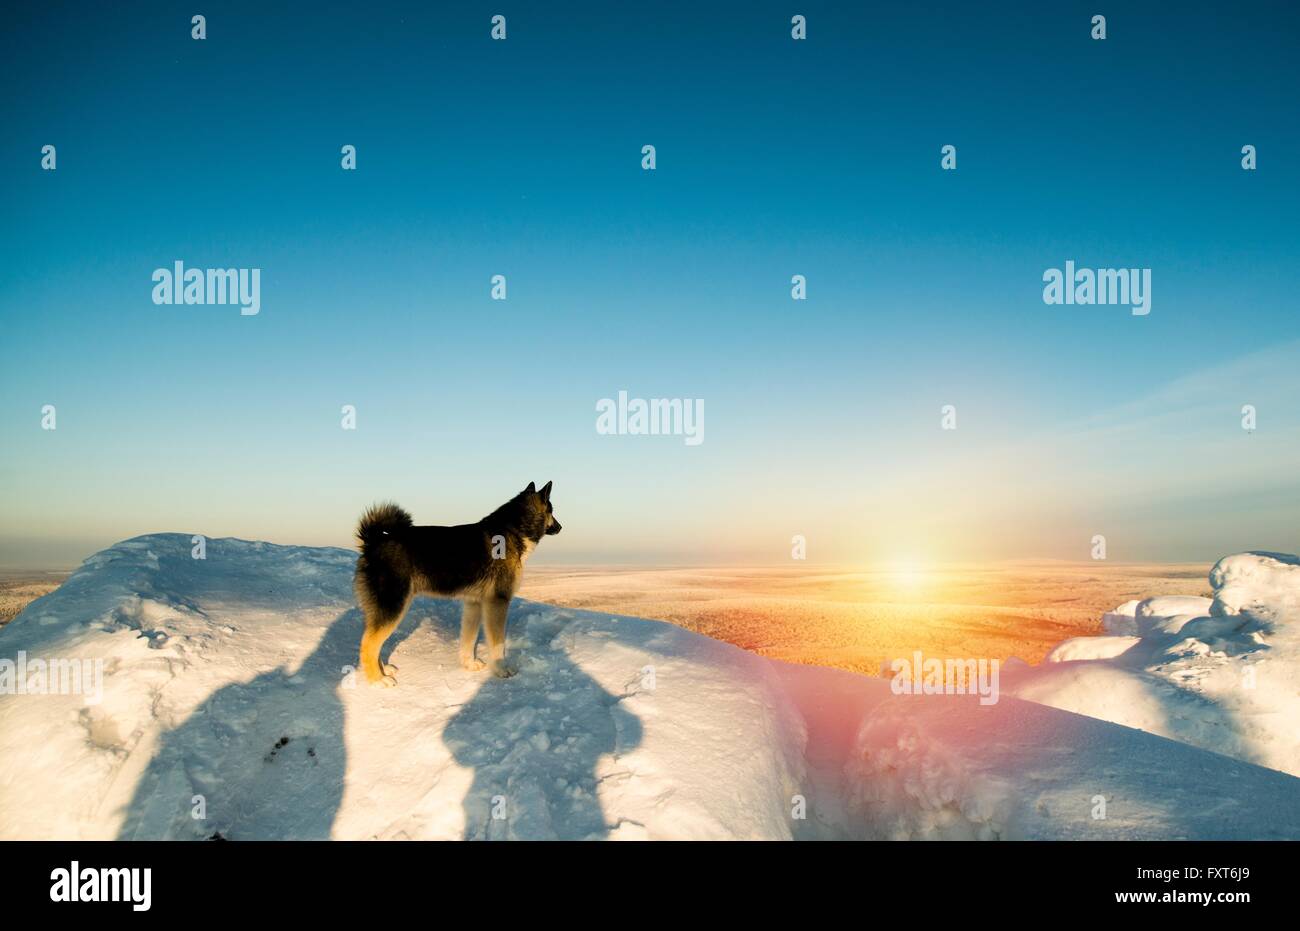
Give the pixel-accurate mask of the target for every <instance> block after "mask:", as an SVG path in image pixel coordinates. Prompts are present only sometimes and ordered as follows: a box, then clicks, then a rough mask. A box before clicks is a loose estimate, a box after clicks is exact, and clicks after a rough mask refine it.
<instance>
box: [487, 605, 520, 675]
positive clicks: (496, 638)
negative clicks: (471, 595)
mask: <svg viewBox="0 0 1300 931" xmlns="http://www.w3.org/2000/svg"><path fill="white" fill-rule="evenodd" d="M509 609H510V599H508V598H489V599H487V600H486V601H484V602H483V613H484V614H485V615H487V616H486V618H484V620H485V623H484V625H483V632H484V633H485V634H486V635H487V642H488V664H489V668H491V670H492V675H494V676H499V677H500V678H502V679H508V678H510V677H511V676H513V675H514V674H515V672H516V670H515V668H514V667H513V666H508V665H506V613H507V612H508V611H509Z"/></svg>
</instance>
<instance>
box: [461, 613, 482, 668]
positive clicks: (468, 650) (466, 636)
mask: <svg viewBox="0 0 1300 931" xmlns="http://www.w3.org/2000/svg"><path fill="white" fill-rule="evenodd" d="M482 619H483V605H482V603H481V602H478V601H470V600H469V599H466V601H465V607H464V610H463V611H462V612H461V615H460V664H461V665H462V666H464V667H465V668H466V669H468V670H469V671H470V672H478V671H479V670H480V669H482V668H483V666H484V663H483V662H482V661H481V660H477V659H475V658H474V645H475V644H476V643H478V628H479V623H480V622H481V621H482Z"/></svg>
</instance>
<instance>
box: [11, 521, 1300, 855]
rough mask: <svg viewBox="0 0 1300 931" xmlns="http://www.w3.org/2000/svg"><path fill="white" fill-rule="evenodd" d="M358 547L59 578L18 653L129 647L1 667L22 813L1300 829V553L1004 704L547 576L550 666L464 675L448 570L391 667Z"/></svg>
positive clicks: (412, 619)
mask: <svg viewBox="0 0 1300 931" xmlns="http://www.w3.org/2000/svg"><path fill="white" fill-rule="evenodd" d="M354 561H355V554H353V553H351V552H350V551H347V550H340V549H332V548H309V547H294V546H276V545H272V544H268V543H257V542H249V541H242V540H233V539H223V540H209V541H208V543H207V553H206V559H202V560H196V559H193V558H192V557H191V543H190V538H189V537H188V536H183V535H179V534H154V535H150V536H146V537H138V538H135V539H133V540H127V541H124V542H122V543H119V544H117V545H116V546H113V547H111V548H109V549H108V550H105V551H103V552H102V553H99V554H97V555H96V556H94V557H92V558H91V559H89V560H87V562H86V563H85V564H84V565H83V566H82V568H81V569H80V570H79V571H78V572H77V573H75V574H74V575H73V576H72V577H71V578H70V579H69V580H68V581H67V582H66V583H65V584H64V585H63V586H62V587H61V588H60V589H58V590H57V591H55V592H53V593H51V594H49V595H47V596H45V597H43V598H41V599H38V600H37V601H35V602H33V603H32V604H31V605H29V606H28V607H27V609H26V610H25V611H24V612H23V613H22V614H20V615H19V616H18V617H17V618H16V619H15V620H14V621H12V622H11V623H10V624H8V625H7V626H5V627H4V628H2V629H0V659H8V660H15V661H16V660H17V658H18V657H19V655H20V654H23V655H25V656H26V657H27V658H28V659H29V660H30V659H32V658H44V659H48V660H59V659H64V660H76V661H78V662H81V661H88V663H89V664H90V665H91V666H93V664H94V661H96V660H100V661H102V666H101V667H99V668H100V669H101V670H102V674H103V679H102V694H95V693H93V692H92V691H90V690H87V691H83V692H82V693H80V694H12V692H13V690H12V689H10V690H8V691H9V692H10V693H9V694H0V759H3V760H4V766H3V767H0V838H3V839H12V838H63V839H97V838H115V837H121V838H177V839H190V838H195V839H197V838H208V837H214V836H220V837H226V838H232V839H256V838H358V839H364V838H488V839H499V838H616V839H640V838H653V839H664V838H671V839H695V838H700V839H704V838H716V839H722V838H771V839H785V838H801V839H817V838H862V837H865V838H940V837H952V838H1048V837H1069V838H1074V837H1078V838H1135V837H1145V838H1156V837H1174V838H1182V837H1188V838H1206V837H1247V838H1275V837H1287V838H1300V805H1298V804H1297V802H1300V780H1297V779H1296V778H1295V775H1294V774H1295V773H1296V772H1297V766H1296V763H1297V760H1296V756H1295V754H1296V746H1295V735H1294V733H1291V734H1290V739H1289V740H1288V739H1287V732H1288V728H1289V729H1290V730H1291V731H1294V729H1295V722H1297V721H1300V710H1298V709H1296V707H1295V704H1294V703H1295V701H1296V697H1295V696H1296V670H1297V669H1298V668H1300V665H1298V664H1297V662H1296V660H1297V657H1296V655H1295V650H1294V647H1295V639H1294V631H1293V630H1291V628H1290V627H1289V623H1293V622H1294V619H1295V615H1296V609H1297V599H1298V593H1300V561H1297V560H1295V559H1294V557H1278V556H1269V555H1259V554H1256V555H1250V554H1246V555H1242V556H1236V557H1229V558H1228V559H1225V560H1223V561H1221V562H1220V563H1219V564H1218V566H1216V568H1215V571H1214V573H1213V574H1212V576H1211V583H1212V585H1213V586H1214V589H1215V593H1216V597H1215V598H1214V600H1213V602H1212V603H1208V604H1201V603H1200V602H1199V601H1197V600H1195V599H1193V600H1191V601H1189V600H1187V599H1175V600H1169V599H1168V598H1167V597H1166V598H1161V599H1150V600H1148V601H1147V602H1141V603H1134V604H1132V605H1131V606H1128V611H1127V613H1125V612H1124V610H1122V609H1121V610H1118V611H1117V612H1115V614H1116V616H1122V617H1127V618H1128V619H1129V621H1130V622H1131V623H1134V625H1135V629H1134V630H1132V631H1130V632H1129V633H1127V634H1124V635H1115V634H1112V635H1111V636H1107V637H1098V638H1076V639H1074V640H1071V641H1067V642H1066V643H1064V644H1062V645H1061V646H1059V647H1058V648H1057V649H1056V650H1055V651H1053V654H1052V656H1051V657H1049V660H1048V661H1047V662H1045V663H1044V664H1043V665H1042V666H1039V667H1028V666H1025V665H1024V664H1010V663H1009V664H1007V665H1006V666H1005V667H1004V669H1003V673H1002V696H1001V698H1000V700H999V701H998V702H997V703H996V704H994V705H990V706H983V705H981V704H980V703H979V697H978V696H975V695H971V696H925V695H915V696H914V695H895V694H893V693H892V692H891V690H890V687H889V683H888V682H887V681H885V680H883V679H878V678H871V677H865V676H860V675H857V674H854V673H849V672H844V671H840V670H833V669H823V668H818V667H811V666H797V665H790V664H786V663H782V662H779V661H776V660H769V659H765V658H763V657H760V656H757V655H754V654H751V653H748V652H746V651H744V650H741V649H739V648H737V647H734V646H731V645H729V644H725V643H722V642H719V641H716V640H712V639H710V638H707V637H703V636H700V635H698V634H694V633H691V632H689V631H686V630H683V629H681V628H678V627H675V626H673V625H670V624H666V623H662V622H658V621H651V620H645V619H640V618H628V617H618V616H614V615H610V614H604V613H599V612H588V611H579V610H571V609H566V608H557V607H553V606H550V605H546V604H540V603H535V602H529V601H525V600H522V599H516V601H515V602H514V603H513V604H512V606H511V616H510V627H509V637H510V654H511V657H512V660H513V661H514V662H515V663H517V664H518V665H519V668H520V674H519V675H518V676H516V677H514V678H512V679H508V680H500V679H494V678H491V677H489V676H486V675H484V674H481V673H477V674H471V673H467V672H465V671H463V670H462V669H461V668H460V666H459V664H458V662H457V659H456V651H457V644H456V638H457V633H458V628H459V609H458V605H456V604H455V603H453V602H449V601H444V600H438V599H427V598H420V599H416V601H415V602H414V603H413V604H412V607H411V609H410V612H409V614H408V617H407V619H406V621H405V622H404V623H403V624H402V626H401V627H400V628H399V630H398V631H397V633H396V634H394V636H393V637H392V638H391V640H390V643H389V646H388V648H387V649H386V651H385V660H386V661H388V662H391V663H393V664H395V665H396V666H397V667H398V672H397V679H398V682H399V686H398V687H397V688H395V689H370V688H368V687H366V686H365V685H364V684H363V683H361V682H359V681H358V680H357V679H356V678H355V676H354V675H353V674H352V672H351V666H352V665H353V664H354V663H355V660H356V651H357V642H358V639H359V636H360V631H361V618H360V616H359V613H358V611H357V609H356V607H355V604H354V602H353V599H352V592H351V574H352V567H353V563H354ZM1202 601H1203V600H1202ZM1193 602H1196V603H1195V604H1194V603H1193ZM1144 606H1145V610H1144ZM1170 610H1176V611H1177V612H1178V613H1177V614H1174V615H1164V614H1162V613H1161V612H1165V611H1170ZM1193 615H1195V616H1193ZM1168 617H1176V618H1181V619H1182V623H1181V626H1180V629H1178V630H1168V629H1163V628H1161V627H1160V626H1159V624H1160V623H1161V622H1163V621H1164V620H1165V619H1166V618H1168ZM1157 618H1159V619H1160V620H1159V621H1157V620H1156V619H1157ZM1139 620H1141V621H1143V624H1144V626H1143V628H1142V629H1141V630H1139V629H1137V628H1136V623H1137V621H1139ZM1094 640H1095V641H1097V642H1090V641H1094ZM1243 664H1253V667H1252V668H1253V669H1254V675H1255V677H1256V680H1257V682H1256V686H1257V687H1256V688H1254V689H1250V690H1243V689H1241V688H1236V687H1235V686H1236V685H1237V684H1238V680H1236V679H1234V676H1236V677H1240V676H1241V675H1242V674H1243V672H1242V670H1243V668H1244V667H1243ZM51 668H53V667H51ZM82 668H88V667H82ZM1247 692H1249V694H1248V695H1247V694H1246V693H1247ZM1013 693H1014V695H1015V696H1018V697H1013ZM1233 757H1236V758H1233ZM1279 770H1283V771H1279ZM1288 773H1289V774H1288ZM1103 809H1104V810H1103Z"/></svg>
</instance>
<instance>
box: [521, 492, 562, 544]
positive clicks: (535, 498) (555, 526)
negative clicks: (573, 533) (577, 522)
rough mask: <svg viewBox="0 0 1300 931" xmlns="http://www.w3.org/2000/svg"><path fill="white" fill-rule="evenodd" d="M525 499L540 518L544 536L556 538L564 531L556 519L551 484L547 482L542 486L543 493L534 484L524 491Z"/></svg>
mask: <svg viewBox="0 0 1300 931" xmlns="http://www.w3.org/2000/svg"><path fill="white" fill-rule="evenodd" d="M524 498H525V500H526V501H527V502H528V503H529V506H530V509H531V510H532V511H533V512H534V513H535V514H536V515H537V517H538V518H539V520H538V523H539V525H540V526H541V527H542V528H543V529H542V534H543V536H548V537H549V536H554V535H555V534H557V533H559V532H560V530H561V529H562V528H561V527H560V522H559V521H558V520H556V519H555V508H554V507H553V506H552V504H551V483H550V482H547V483H546V484H545V485H543V486H542V489H541V491H538V490H537V486H536V485H535V484H533V483H532V482H529V483H528V487H527V488H525V489H524Z"/></svg>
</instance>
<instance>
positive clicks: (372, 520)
mask: <svg viewBox="0 0 1300 931" xmlns="http://www.w3.org/2000/svg"><path fill="white" fill-rule="evenodd" d="M410 526H411V515H410V514H407V513H406V512H405V511H403V510H402V509H401V508H399V507H398V506H397V505H395V504H393V503H392V502H391V501H386V502H384V503H383V504H372V505H371V506H370V507H368V508H366V513H364V514H362V515H361V522H360V523H358V524H357V542H358V543H360V544H361V548H362V549H365V548H366V547H367V546H373V545H374V544H376V543H378V542H380V541H381V540H383V539H384V537H385V536H389V535H391V534H394V533H396V532H397V531H399V530H405V529H407V528H408V527H410Z"/></svg>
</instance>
